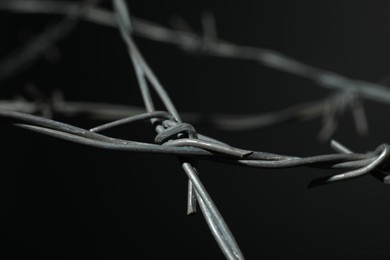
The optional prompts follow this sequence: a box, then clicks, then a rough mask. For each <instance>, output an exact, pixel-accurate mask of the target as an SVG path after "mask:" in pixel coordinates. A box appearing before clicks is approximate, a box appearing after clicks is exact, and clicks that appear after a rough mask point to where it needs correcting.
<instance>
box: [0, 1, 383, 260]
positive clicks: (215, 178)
mask: <svg viewBox="0 0 390 260" xmlns="http://www.w3.org/2000/svg"><path fill="white" fill-rule="evenodd" d="M128 2H129V7H130V10H131V13H132V15H134V16H136V17H141V18H145V19H149V20H152V21H154V22H157V23H160V24H163V25H166V26H171V24H172V21H173V20H174V19H173V18H174V17H175V16H176V17H177V16H179V17H181V18H183V19H184V20H185V21H187V22H188V24H189V25H190V26H191V27H192V28H193V30H196V31H198V32H199V31H201V25H200V16H201V15H202V13H203V12H204V11H211V12H212V13H214V15H215V17H216V21H217V26H218V35H219V37H220V38H222V39H225V40H229V41H231V42H235V43H237V44H241V45H250V46H259V47H264V48H270V49H273V50H276V51H279V52H281V53H284V54H286V55H289V56H291V57H294V58H297V59H299V60H301V61H303V62H306V63H308V64H311V65H314V66H318V67H320V68H324V69H328V70H331V71H334V72H337V73H340V74H342V75H346V76H348V77H352V78H357V79H362V80H367V81H370V82H378V81H380V80H381V79H383V78H385V77H386V76H388V74H389V72H390V59H389V57H390V44H389V43H390V30H389V24H390V16H389V15H388V13H389V11H390V3H389V1H385V0H383V1H379V0H378V1H203V0H202V1H181V2H176V1H149V0H143V1H131V2H130V1H128ZM105 5H106V6H107V7H109V8H111V5H110V4H109V3H107V2H106V4H105ZM57 21H59V17H57V16H36V15H16V14H7V13H4V12H2V13H0V35H1V36H0V37H1V38H0V39H1V40H0V47H1V48H0V54H1V55H2V57H4V56H5V55H6V53H9V52H11V51H12V50H15V49H16V48H17V46H19V45H20V44H22V43H23V42H25V41H26V40H28V39H30V38H31V37H33V36H34V35H35V34H37V33H39V32H42V31H43V30H44V29H45V28H46V26H47V25H48V24H53V23H55V22H57ZM135 39H136V42H137V44H138V45H139V48H140V49H141V51H142V52H143V54H144V56H145V58H146V59H147V60H148V61H149V63H150V65H151V67H152V68H153V70H154V71H155V72H156V74H157V75H158V76H159V78H160V80H161V82H162V83H163V84H164V86H165V87H166V89H167V91H168V93H169V94H170V96H171V98H172V100H173V102H174V103H175V105H176V106H177V108H178V110H179V111H185V112H198V113H202V114H207V113H218V112H220V113H232V114H246V113H256V112H267V111H274V110H279V109H283V108H286V107H288V106H290V105H294V104H299V103H301V102H306V101H311V100H315V99H320V98H322V97H325V96H326V95H328V94H329V93H330V92H329V90H325V89H322V88H320V87H318V86H316V85H315V84H314V83H313V82H311V81H308V80H304V79H300V78H298V77H295V76H291V75H288V74H284V73H281V72H278V71H275V70H272V69H268V68H264V67H262V66H260V65H258V64H256V63H254V62H247V61H237V60H229V59H222V58H213V57H205V56H199V55H193V54H188V53H185V52H183V51H182V50H180V49H178V48H176V47H174V46H169V45H165V44H163V43H156V42H152V41H149V40H145V39H141V38H138V37H135ZM56 48H57V50H58V51H59V54H60V55H59V56H58V58H57V59H56V60H54V61H53V60H47V59H45V58H40V59H39V60H38V61H37V62H35V63H34V64H33V66H31V67H29V68H27V69H26V70H24V71H23V72H21V73H20V74H18V75H17V76H15V77H11V78H8V79H6V80H3V81H2V82H1V83H0V84H1V89H2V93H3V94H2V95H1V98H2V99H8V98H13V97H14V96H15V95H22V94H24V93H25V92H26V85H28V84H30V85H31V84H33V85H34V86H36V87H37V88H39V89H40V90H41V91H42V93H43V95H48V96H49V95H50V93H51V92H52V90H53V89H62V91H63V93H64V95H65V97H66V99H67V100H77V101H79V100H84V101H97V102H112V103H117V104H127V105H139V106H141V105H142V100H141V96H140V93H139V90H138V88H137V85H136V81H135V78H134V73H133V70H132V67H131V63H130V60H129V58H128V55H127V52H126V48H125V45H124V43H123V42H122V40H121V38H120V35H119V33H118V32H117V31H116V30H115V29H113V28H106V27H101V26H98V25H93V24H88V23H86V22H82V23H80V24H79V26H78V27H77V28H76V30H75V31H73V32H72V33H71V34H70V35H69V37H67V38H66V39H65V40H63V41H61V42H60V43H59V44H57V45H56ZM365 107H366V112H367V115H368V121H369V124H370V133H369V135H367V136H364V137H361V136H358V135H357V134H356V130H355V128H354V125H353V120H352V116H351V115H350V114H348V113H347V114H346V115H345V117H343V119H342V121H340V128H339V130H338V131H337V132H336V134H335V136H334V138H335V139H337V140H339V141H340V142H342V143H343V144H345V145H346V146H348V147H350V148H351V149H353V150H355V151H359V152H365V151H368V150H373V149H375V148H376V147H377V146H378V145H379V144H381V143H384V142H389V136H388V131H389V130H390V125H389V124H388V122H387V121H388V120H387V118H386V116H387V114H388V111H390V110H389V109H390V108H389V106H388V105H386V104H380V103H375V102H372V101H367V102H365ZM159 108H160V109H161V108H162V107H159ZM56 119H58V120H61V121H64V122H68V123H72V124H75V125H77V126H81V127H85V128H88V127H92V126H94V125H97V124H100V123H102V122H100V121H91V120H88V119H84V118H56ZM195 127H196V128H197V130H198V131H199V132H201V133H204V134H207V135H209V136H213V137H215V138H218V139H220V140H222V141H225V142H228V143H230V144H232V145H234V146H238V147H242V148H246V149H252V150H259V151H265V152H273V153H279V154H288V155H295V156H310V155H316V154H323V153H331V152H333V151H332V150H331V149H330V147H329V143H322V142H319V141H318V132H319V130H320V129H321V119H320V118H319V119H316V120H312V121H308V122H299V123H298V122H296V123H289V124H285V125H278V126H272V127H267V128H264V129H258V130H253V131H244V132H226V131H221V130H216V129H213V128H211V127H208V126H206V125H195ZM0 129H1V138H0V142H1V144H0V153H1V157H0V158H1V160H0V161H1V174H0V183H1V186H0V190H1V199H0V202H1V210H0V220H1V226H0V243H1V247H2V250H1V252H0V257H1V259H31V258H39V259H160V258H162V259H223V255H222V253H221V252H220V250H219V248H218V246H217V244H216V242H215V241H214V239H213V237H212V235H211V233H210V232H209V230H208V227H207V225H206V223H205V222H204V220H203V217H202V215H201V214H200V213H199V214H196V215H191V216H186V214H185V210H186V188H187V179H186V177H185V174H184V172H183V171H182V170H181V168H180V165H179V163H178V161H177V159H176V158H174V157H171V156H160V155H149V154H134V153H119V152H111V151H104V150H98V149H93V148H89V147H85V146H81V145H78V144H72V143H67V142H65V141H61V140H57V139H54V138H51V137H46V136H42V135H39V134H35V133H31V132H28V131H26V130H21V129H17V128H14V127H11V126H9V125H7V124H5V123H4V124H1V126H0ZM106 134H107V135H111V136H118V137H121V138H127V139H131V140H140V141H149V142H152V141H153V139H154V132H153V129H152V128H151V127H150V126H149V125H148V124H139V125H132V126H128V127H121V128H118V129H116V130H111V131H107V132H106ZM199 171H200V174H201V178H202V180H203V182H204V184H205V186H206V188H207V189H208V191H209V193H210V195H211V196H212V198H213V199H214V201H215V203H216V204H217V206H218V208H219V209H220V211H221V213H222V214H223V216H224V217H225V220H226V222H227V223H228V225H229V226H230V228H231V230H232V232H233V234H234V235H235V237H236V239H237V241H238V243H239V245H240V247H241V249H242V251H243V253H244V255H245V256H246V258H247V259H261V258H262V259H286V258H295V257H298V258H299V259H345V258H348V259H350V258H355V257H362V258H371V259H388V257H389V253H388V252H389V250H388V241H387V238H388V234H389V231H390V228H389V227H388V223H389V218H390V210H389V205H390V204H389V202H390V189H389V187H387V186H386V185H384V184H382V183H380V182H379V181H378V180H376V179H374V178H373V177H372V176H365V177H362V178H359V179H355V180H351V181H348V182H342V183H337V184H333V185H327V186H323V187H318V188H315V189H308V188H307V185H308V183H309V182H310V181H311V180H312V179H314V178H317V177H322V176H327V175H329V174H331V173H335V172H330V171H327V170H318V169H310V168H297V169H282V170H270V169H264V170H262V169H250V168H242V167H237V166H231V165H223V164H219V163H212V162H200V164H199Z"/></svg>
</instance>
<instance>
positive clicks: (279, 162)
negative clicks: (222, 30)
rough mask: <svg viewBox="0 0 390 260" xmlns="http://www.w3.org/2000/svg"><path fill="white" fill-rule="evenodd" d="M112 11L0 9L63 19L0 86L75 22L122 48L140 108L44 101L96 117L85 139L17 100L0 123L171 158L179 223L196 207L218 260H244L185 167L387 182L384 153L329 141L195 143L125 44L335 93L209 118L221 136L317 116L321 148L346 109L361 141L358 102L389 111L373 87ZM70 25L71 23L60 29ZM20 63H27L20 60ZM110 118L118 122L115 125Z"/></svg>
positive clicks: (10, 65) (388, 96)
mask: <svg viewBox="0 0 390 260" xmlns="http://www.w3.org/2000/svg"><path fill="white" fill-rule="evenodd" d="M112 4H113V10H106V9H102V8H99V7H98V5H97V3H95V2H87V4H77V3H74V2H66V1H61V2H60V1H24V0H18V1H2V2H1V3H0V10H8V11H13V12H21V13H49V14H53V13H57V14H61V15H65V16H66V18H65V19H64V20H63V21H62V22H60V23H59V24H58V25H57V26H55V27H53V28H50V29H49V30H48V31H47V32H45V33H44V34H42V35H40V36H38V38H36V39H35V40H33V41H32V42H31V43H30V44H27V45H26V46H25V47H23V48H22V49H21V50H17V51H16V52H15V53H13V54H11V55H10V56H8V57H7V58H6V59H5V60H4V61H3V63H0V78H5V77H10V76H12V75H14V74H15V73H17V72H18V71H20V69H22V68H23V67H24V66H26V65H28V64H31V63H32V62H33V61H34V60H35V58H36V57H38V56H39V54H40V53H42V51H43V50H44V49H45V48H47V46H49V45H51V44H53V43H54V42H55V41H58V40H60V38H62V37H64V34H66V33H67V32H69V31H70V30H71V29H72V28H73V27H74V26H76V24H77V23H76V22H75V21H77V20H72V19H73V18H77V19H84V20H87V21H89V22H94V23H98V24H100V25H105V26H111V27H115V28H117V29H118V31H119V33H120V35H121V37H122V39H123V41H124V43H125V44H126V47H127V51H128V55H129V58H130V62H131V64H132V65H133V68H134V71H135V75H136V77H137V80H138V86H139V89H140V92H141V94H142V98H143V102H144V108H139V107H121V106H115V105H107V104H92V103H84V102H81V103H75V102H73V103H72V102H66V101H65V100H64V99H63V98H62V97H61V96H60V95H58V93H57V95H55V96H54V97H53V102H52V104H51V106H50V109H51V111H52V112H54V113H63V114H72V113H73V114H77V113H80V112H89V113H90V115H91V116H92V117H93V116H95V117H101V118H105V119H110V120H111V121H109V122H107V123H105V124H103V125H99V126H96V127H93V128H91V129H83V128H80V127H77V126H74V125H70V124H66V123H62V122H59V121H55V120H52V119H49V118H45V117H42V116H37V115H33V114H34V113H36V112H37V111H39V109H40V107H38V106H37V105H36V104H34V103H30V102H27V101H23V100H22V101H2V102H0V119H1V120H2V122H6V123H9V124H12V125H14V126H16V127H21V128H24V129H27V130H30V131H34V132H37V133H40V134H44V135H48V136H52V137H55V138H59V139H63V140H66V141H69V142H74V143H78V144H82V145H86V146H90V147H96V148H100V149H105V150H115V151H122V152H131V153H153V154H169V155H172V156H175V157H177V158H178V161H179V163H180V165H181V167H182V169H183V170H184V172H185V174H186V175H187V177H188V179H189V184H188V200H187V201H188V202H187V203H188V205H187V214H192V213H195V212H196V207H197V205H198V206H199V207H200V209H201V212H202V213H203V215H204V217H205V221H206V223H207V224H208V226H209V228H210V231H211V233H212V235H213V236H214V238H215V240H216V242H217V244H218V245H219V247H220V249H221V251H222V252H223V254H224V255H225V257H226V258H227V259H244V254H243V252H241V250H240V247H239V246H238V243H237V241H236V240H235V238H234V236H233V234H232V232H231V231H230V229H229V227H228V225H227V224H226V222H225V221H224V219H223V217H222V214H221V213H220V212H219V210H218V208H217V206H216V205H215V203H214V202H213V200H212V198H211V197H210V195H209V193H208V191H207V189H206V187H205V185H204V184H203V183H202V181H201V179H200V178H199V176H198V171H197V169H196V166H195V165H196V164H195V163H194V162H196V161H197V160H209V161H215V162H217V163H227V164H233V165H239V166H243V167H254V168H268V169H275V168H291V167H314V168H321V169H328V170H329V171H331V170H338V171H339V170H340V169H341V170H343V173H341V174H340V173H338V174H334V175H330V176H329V177H327V178H323V179H317V180H314V181H313V182H312V183H311V186H316V185H324V184H330V183H334V182H340V181H346V180H350V179H353V178H357V177H361V176H364V175H367V174H373V175H375V176H379V177H380V179H381V181H383V182H384V183H388V182H389V178H388V177H387V174H386V173H385V172H386V171H387V170H388V157H389V154H390V146H389V145H388V144H382V145H380V146H379V147H377V148H376V149H375V150H373V151H369V152H366V153H354V152H352V151H351V150H349V149H348V148H346V147H345V146H343V145H342V144H341V143H338V142H336V141H335V140H333V141H332V142H331V147H332V148H333V149H334V150H335V153H330V154H324V155H316V156H309V157H297V156H289V155H279V154H273V153H267V152H261V151H250V150H246V149H241V148H237V147H233V146H231V145H229V144H226V143H224V142H222V141H219V140H218V139H216V138H212V137H208V136H207V135H204V134H201V133H198V132H197V130H196V129H195V127H194V126H193V124H190V123H187V120H184V119H186V116H184V117H183V118H182V117H181V116H180V113H179V112H178V110H177V109H176V107H175V105H174V103H173V101H172V100H171V99H170V97H169V95H168V93H167V91H166V90H165V88H164V87H163V85H162V83H161V82H160V81H159V79H158V77H157V76H156V75H155V74H154V72H153V70H152V69H151V68H150V66H149V65H148V63H147V61H146V59H145V58H144V57H143V55H142V54H141V52H140V50H139V49H138V46H137V44H136V43H135V41H134V40H133V37H134V35H138V36H141V37H146V38H148V39H152V40H157V41H160V42H166V43H170V44H174V45H177V46H180V47H181V48H183V49H185V50H187V51H195V52H199V53H203V54H207V55H213V56H218V57H225V58H237V59H247V60H255V61H258V62H260V63H261V64H263V65H265V66H268V67H272V68H275V69H277V70H281V71H285V72H288V73H292V74H294V75H297V76H300V77H304V78H309V79H311V80H313V81H314V82H316V83H317V84H318V85H320V86H322V87H326V88H331V89H334V90H337V93H336V95H333V96H331V97H330V98H327V99H324V100H323V101H320V102H314V103H310V104H305V105H300V106H297V107H295V108H294V109H288V110H284V111H280V112H277V113H270V114H262V115H254V116H247V117H240V118H232V117H229V116H223V115H216V116H215V120H212V122H214V124H215V125H216V126H219V127H220V128H223V129H233V130H234V129H235V130H240V129H248V128H252V127H259V126H263V125H267V124H275V123H280V122H284V121H285V120H288V119H291V118H310V117H316V116H319V115H323V114H324V111H325V112H328V114H327V118H328V121H326V122H325V124H324V129H323V132H324V133H323V135H324V136H325V138H329V137H330V136H331V135H332V133H333V131H334V128H335V124H336V123H335V117H336V116H337V114H338V112H340V111H344V110H345V109H346V108H347V107H349V108H351V109H352V111H353V113H354V115H355V119H356V120H355V122H356V126H357V128H358V129H360V131H361V132H365V131H366V130H367V125H366V121H365V116H364V112H362V111H363V110H362V106H361V103H360V99H361V98H366V99H372V100H375V101H377V102H385V103H388V102H389V101H390V91H389V90H388V89H386V88H384V87H383V86H382V85H380V84H374V83H368V82H363V81H359V80H352V79H348V78H346V77H343V76H340V75H337V74H335V73H332V72H329V71H325V70H321V69H318V68H314V67H312V66H309V65H306V64H303V63H301V62H299V61H296V60H294V59H291V58H289V57H286V56H284V55H282V54H279V53H277V52H274V51H271V50H266V49H259V48H253V47H241V46H237V45H234V44H231V43H228V42H225V41H222V40H218V39H216V35H215V34H216V33H215V30H214V29H213V26H211V27H210V28H208V29H207V28H206V32H208V33H207V35H208V36H209V37H206V38H207V39H206V40H205V37H199V36H198V35H196V34H193V33H189V32H182V31H174V30H171V29H168V28H165V27H162V26H160V25H156V24H153V23H151V22H148V21H144V20H142V19H138V18H135V17H132V16H130V14H129V9H128V7H127V5H126V2H125V1H124V0H113V1H112ZM70 18H72V19H71V20H69V19H70ZM209 18H210V17H209ZM209 20H210V19H209ZM69 21H73V22H69ZM37 42H39V43H40V42H44V44H43V45H41V44H37ZM26 53H28V54H29V55H26ZM152 91H154V92H156V93H157V96H158V97H159V99H160V100H161V102H162V103H163V105H164V107H165V109H164V110H165V111H158V110H156V108H155V107H156V106H155V103H154V101H153V100H152V95H151V92H152ZM96 109H98V110H96ZM118 117H123V118H119V119H118ZM188 118H191V115H188ZM194 118H195V119H194ZM114 119H115V120H114ZM142 121H148V122H149V123H150V124H151V126H152V127H153V128H154V129H155V131H156V137H155V143H146V142H138V141H134V140H127V139H119V138H113V137H110V136H108V135H105V134H104V131H105V130H107V129H111V128H114V127H118V126H121V125H124V124H135V123H139V122H142ZM189 121H196V116H194V115H192V120H189Z"/></svg>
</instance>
